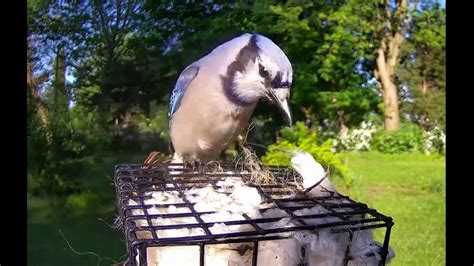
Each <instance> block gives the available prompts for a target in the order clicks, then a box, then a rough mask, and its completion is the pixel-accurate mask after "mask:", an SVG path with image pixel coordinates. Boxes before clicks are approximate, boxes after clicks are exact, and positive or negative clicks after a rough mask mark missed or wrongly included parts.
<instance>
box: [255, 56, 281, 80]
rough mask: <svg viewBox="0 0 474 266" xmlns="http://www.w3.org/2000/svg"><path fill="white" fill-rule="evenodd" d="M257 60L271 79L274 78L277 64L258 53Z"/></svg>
mask: <svg viewBox="0 0 474 266" xmlns="http://www.w3.org/2000/svg"><path fill="white" fill-rule="evenodd" d="M257 62H258V63H260V64H261V65H262V66H263V67H264V68H265V70H266V71H268V73H269V74H270V77H271V79H274V78H275V76H276V74H277V72H278V66H277V65H276V64H275V63H274V62H273V61H272V60H271V59H270V58H269V57H268V56H266V55H265V54H260V55H259V56H258V57H257Z"/></svg>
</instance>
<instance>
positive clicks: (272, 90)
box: [231, 34, 293, 125]
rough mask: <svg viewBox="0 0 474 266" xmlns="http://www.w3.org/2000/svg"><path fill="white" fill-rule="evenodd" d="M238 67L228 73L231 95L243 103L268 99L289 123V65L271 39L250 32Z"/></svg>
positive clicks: (238, 61) (291, 73) (239, 57)
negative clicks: (230, 81) (230, 79)
mask: <svg viewBox="0 0 474 266" xmlns="http://www.w3.org/2000/svg"><path fill="white" fill-rule="evenodd" d="M236 62H237V63H238V65H239V66H240V67H238V68H237V69H235V71H233V72H232V75H233V76H232V86H231V87H232V94H233V95H234V96H235V97H237V99H238V100H240V101H243V102H247V103H248V102H257V101H258V100H260V99H266V100H269V101H270V102H271V103H273V104H275V105H276V106H277V107H278V109H279V110H280V111H281V113H282V114H283V116H284V118H285V120H286V121H287V122H288V123H289V124H290V125H291V124H292V117H291V110H290V106H289V104H288V99H289V97H290V88H291V83H292V79H293V68H292V66H291V63H290V60H288V57H287V56H286V55H285V53H284V52H283V51H282V50H281V49H280V47H278V46H277V45H276V44H275V43H273V41H271V40H270V39H268V38H267V37H264V36H262V35H258V34H253V35H251V37H250V39H249V43H248V44H247V46H245V47H244V48H243V49H242V50H241V51H240V53H239V55H238V56H237V60H236Z"/></svg>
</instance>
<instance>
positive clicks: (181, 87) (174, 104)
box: [168, 65, 199, 121]
mask: <svg viewBox="0 0 474 266" xmlns="http://www.w3.org/2000/svg"><path fill="white" fill-rule="evenodd" d="M198 71H199V67H198V66H193V65H191V66H189V67H187V68H186V69H185V70H184V71H183V72H181V75H179V78H178V81H177V82H176V85H175V86H174V88H173V91H172V92H171V97H170V102H169V106H168V120H169V121H171V116H173V114H174V113H175V112H176V110H178V108H179V105H180V103H181V99H182V98H183V96H184V93H186V89H187V88H188V86H189V84H190V83H191V81H193V79H194V78H195V77H196V75H197V73H198Z"/></svg>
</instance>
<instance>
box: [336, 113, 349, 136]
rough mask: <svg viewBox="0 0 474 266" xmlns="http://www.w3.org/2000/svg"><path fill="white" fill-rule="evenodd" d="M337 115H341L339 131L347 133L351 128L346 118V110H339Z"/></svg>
mask: <svg viewBox="0 0 474 266" xmlns="http://www.w3.org/2000/svg"><path fill="white" fill-rule="evenodd" d="M337 115H338V116H339V133H341V134H346V133H347V132H349V128H348V127H347V126H346V122H345V120H344V110H340V111H337Z"/></svg>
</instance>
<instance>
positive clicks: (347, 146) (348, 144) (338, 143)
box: [332, 121, 378, 151]
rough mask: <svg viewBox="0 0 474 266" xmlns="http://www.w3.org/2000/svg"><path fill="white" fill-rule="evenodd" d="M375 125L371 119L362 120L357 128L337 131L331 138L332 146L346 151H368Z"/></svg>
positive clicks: (375, 128)
mask: <svg viewBox="0 0 474 266" xmlns="http://www.w3.org/2000/svg"><path fill="white" fill-rule="evenodd" d="M377 130H378V128H377V126H375V125H374V124H372V122H371V121H369V122H365V121H363V122H362V123H361V124H360V127H359V128H355V129H351V130H349V131H348V132H343V133H339V135H338V136H337V138H336V139H334V140H333V143H332V144H333V148H334V149H338V150H348V151H368V150H370V142H371V141H372V137H373V135H374V133H375V132H376V131H377Z"/></svg>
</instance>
